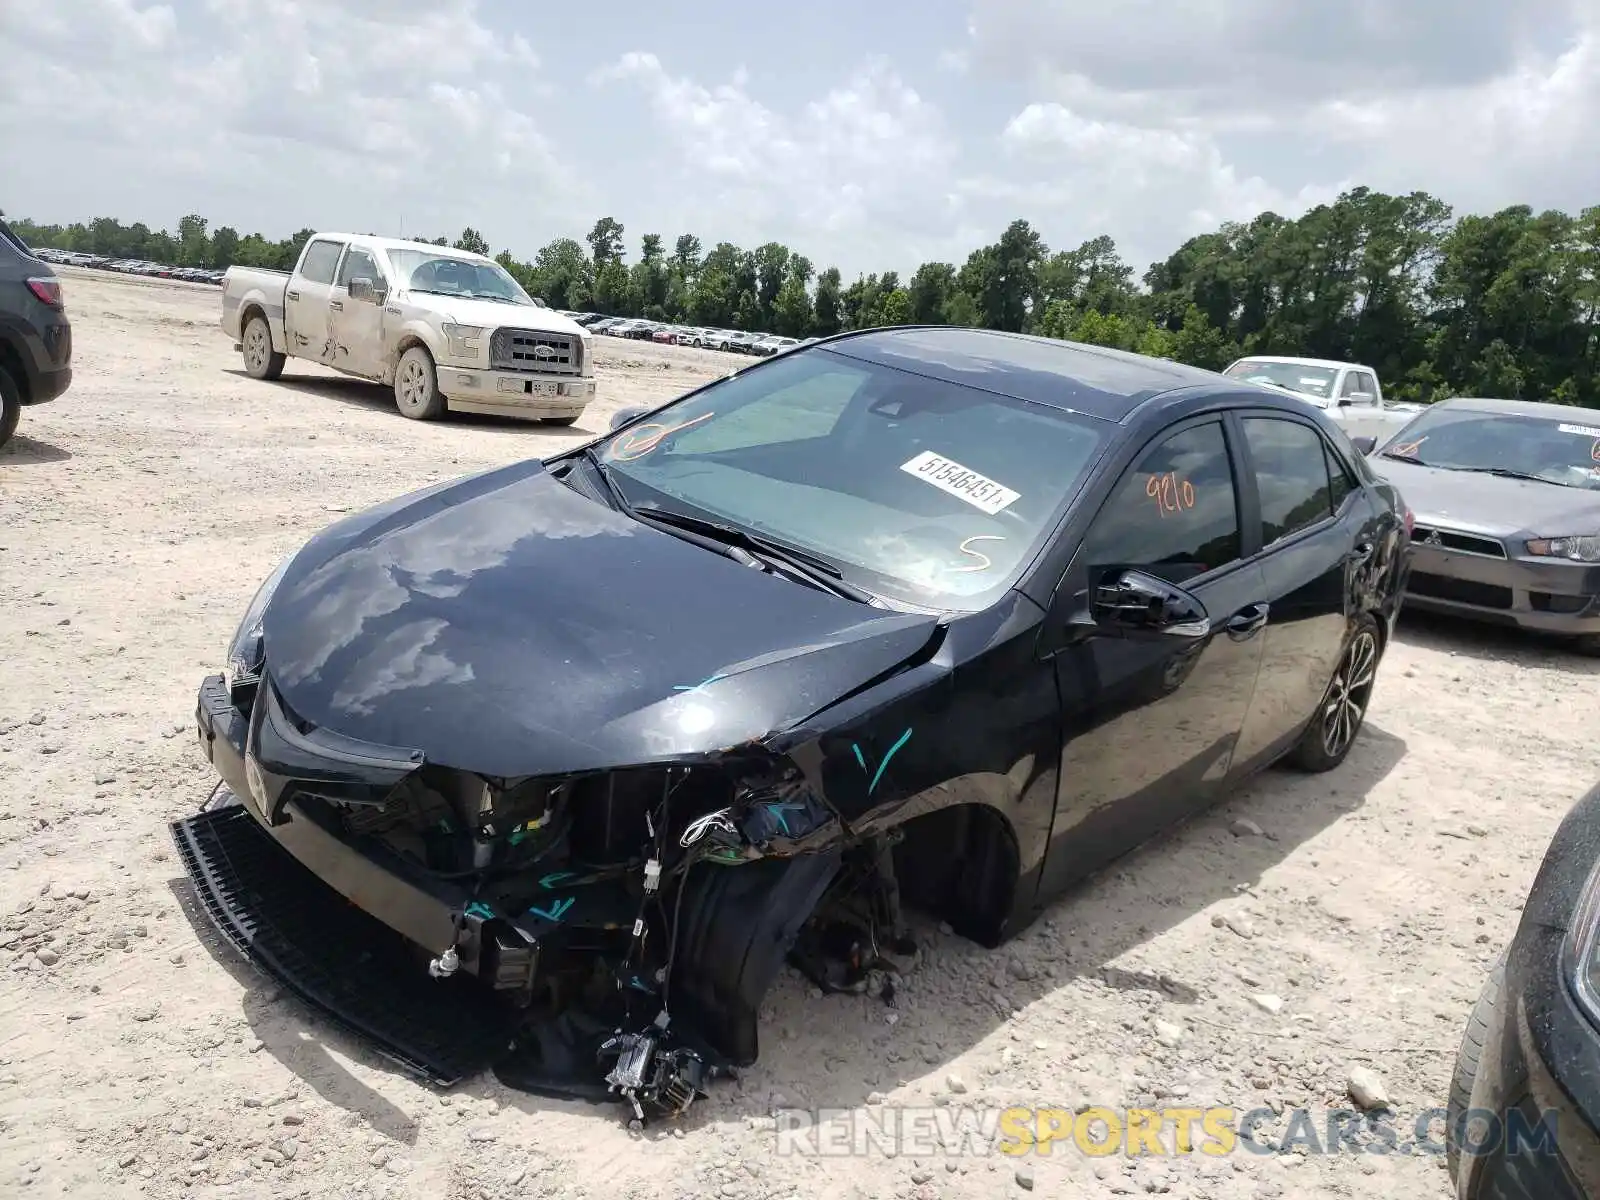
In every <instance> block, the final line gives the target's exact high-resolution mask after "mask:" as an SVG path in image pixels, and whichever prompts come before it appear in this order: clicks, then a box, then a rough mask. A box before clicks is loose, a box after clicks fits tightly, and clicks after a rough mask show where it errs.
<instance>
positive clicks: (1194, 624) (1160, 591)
mask: <svg viewBox="0 0 1600 1200" xmlns="http://www.w3.org/2000/svg"><path fill="white" fill-rule="evenodd" d="M1089 615H1090V617H1091V618H1092V619H1093V621H1094V623H1095V625H1096V627H1098V628H1099V629H1102V630H1105V631H1106V632H1115V633H1119V634H1121V635H1123V636H1125V637H1127V636H1134V637H1139V636H1154V637H1176V638H1191V639H1195V638H1203V637H1205V636H1206V635H1207V634H1209V633H1210V632H1211V617H1210V615H1209V614H1208V613H1207V612H1206V609H1205V605H1203V604H1201V603H1200V601H1199V599H1198V598H1196V597H1195V596H1193V595H1191V594H1190V593H1188V592H1186V591H1184V590H1183V589H1182V588H1181V587H1177V586H1175V585H1174V584H1170V583H1168V582H1166V580H1164V579H1157V578H1156V577H1155V576H1154V575H1147V574H1145V573H1144V572H1143V571H1123V572H1122V573H1121V574H1120V575H1118V576H1116V578H1115V579H1113V580H1111V581H1109V582H1107V583H1102V584H1101V585H1100V586H1099V587H1097V588H1095V590H1094V598H1093V599H1092V600H1091V601H1090V603H1089Z"/></svg>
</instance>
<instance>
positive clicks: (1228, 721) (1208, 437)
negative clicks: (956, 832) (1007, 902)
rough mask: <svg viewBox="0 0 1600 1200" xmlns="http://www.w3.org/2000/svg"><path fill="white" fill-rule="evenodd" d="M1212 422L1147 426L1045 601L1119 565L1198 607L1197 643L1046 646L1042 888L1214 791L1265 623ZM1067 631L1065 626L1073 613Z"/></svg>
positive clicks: (1076, 604)
mask: <svg viewBox="0 0 1600 1200" xmlns="http://www.w3.org/2000/svg"><path fill="white" fill-rule="evenodd" d="M1235 458H1236V455H1234V454H1230V448H1229V443H1228V438H1227V434H1226V433H1225V430H1224V426H1223V422H1222V420H1221V418H1220V417H1211V418H1209V419H1204V420H1201V421H1200V422H1198V423H1191V424H1188V425H1186V426H1182V427H1179V428H1178V429H1177V430H1176V431H1167V432H1165V433H1163V434H1161V435H1158V436H1157V437H1156V438H1155V439H1154V440H1153V441H1152V442H1151V444H1150V446H1149V447H1147V449H1146V450H1145V451H1144V452H1143V453H1142V454H1141V455H1140V457H1139V458H1138V459H1137V460H1136V461H1135V463H1134V465H1133V467H1132V468H1131V469H1130V470H1129V471H1128V472H1127V473H1126V474H1125V475H1124V476H1123V478H1122V479H1121V481H1120V482H1119V483H1118V484H1117V485H1116V487H1115V488H1114V489H1113V491H1112V493H1111V497H1110V499H1109V500H1108V501H1107V502H1106V504H1105V506H1104V507H1103V508H1102V509H1101V510H1100V512H1099V513H1098V514H1097V515H1096V517H1095V519H1094V522H1093V523H1092V524H1091V526H1090V528H1089V531H1088V533H1087V535H1086V536H1085V538H1084V540H1083V543H1082V545H1081V547H1080V548H1079V551H1078V553H1077V555H1076V556H1075V557H1074V559H1073V562H1072V565H1071V567H1069V568H1068V571H1067V574H1066V578H1065V579H1064V581H1063V583H1062V586H1061V589H1060V590H1059V591H1058V593H1057V596H1056V604H1057V605H1060V606H1062V607H1063V608H1064V609H1065V610H1066V611H1064V612H1061V611H1058V612H1057V613H1055V614H1053V616H1054V618H1055V619H1057V620H1061V619H1063V618H1066V619H1069V620H1070V619H1071V618H1072V615H1073V614H1075V613H1081V612H1082V611H1084V609H1085V606H1086V604H1087V600H1088V598H1089V597H1090V596H1092V595H1093V594H1094V588H1095V587H1096V586H1097V585H1098V584H1099V583H1100V582H1101V581H1104V580H1107V579H1108V578H1110V577H1114V576H1115V575H1116V574H1118V573H1119V572H1120V571H1122V570H1125V569H1127V568H1130V567H1133V568H1138V569H1140V570H1142V571H1145V572H1147V573H1149V574H1152V575H1157V576H1159V577H1161V578H1162V579H1165V580H1167V581H1169V582H1171V583H1175V584H1177V585H1179V586H1180V587H1183V588H1185V589H1186V590H1188V591H1189V592H1191V593H1192V594H1193V595H1194V596H1196V597H1197V598H1198V599H1199V600H1200V602H1201V603H1202V604H1203V605H1204V606H1205V609H1206V612H1207V614H1208V616H1209V618H1210V631H1209V633H1207V634H1206V635H1205V636H1202V637H1198V638H1186V637H1177V636H1172V637H1159V638H1155V639H1149V640H1147V639H1140V638H1132V637H1120V636H1117V635H1116V634H1115V633H1112V632H1104V631H1098V630H1090V631H1088V632H1086V633H1085V634H1083V635H1082V636H1079V637H1076V638H1074V639H1071V640H1070V641H1069V644H1067V645H1066V646H1065V647H1064V648H1063V649H1062V650H1060V651H1059V652H1058V653H1057V654H1056V656H1055V665H1056V679H1057V686H1058V688H1059V690H1060V695H1061V710H1062V718H1063V729H1062V753H1061V771H1060V776H1059V785H1058V787H1059V792H1058V799H1057V802H1056V813H1055V819H1054V821H1053V823H1052V826H1051V837H1050V849H1049V852H1048V854H1047V857H1046V860H1045V870H1044V881H1043V882H1044V886H1045V887H1046V888H1048V889H1050V890H1052V891H1056V890H1059V889H1060V888H1062V887H1065V886H1067V885H1068V884H1070V883H1073V882H1075V881H1076V880H1078V879H1080V878H1082V877H1083V876H1084V875H1086V874H1088V873H1090V872H1091V871H1093V870H1095V869H1096V868H1098V867H1099V866H1101V865H1103V864H1104V863H1105V862H1106V861H1108V860H1109V859H1111V858H1114V857H1116V856H1117V855H1119V854H1122V853H1124V852H1125V851H1127V850H1130V849H1132V848H1133V847H1134V846H1136V845H1138V844H1139V843H1140V842H1142V841H1144V840H1146V839H1147V838H1149V837H1150V836H1151V835H1153V834H1155V833H1156V832H1158V831H1159V830H1161V829H1162V828H1164V827H1166V826H1168V825H1170V824H1172V823H1174V822H1176V821H1180V820H1182V819H1184V818H1186V817H1188V816H1191V815H1193V814H1194V813H1195V812H1196V811H1198V810H1200V809H1202V808H1205V807H1207V806H1208V805H1210V804H1211V803H1213V802H1215V801H1216V799H1217V798H1218V797H1219V795H1220V793H1221V790H1222V787H1223V785H1224V783H1225V781H1226V780H1227V779H1228V777H1229V774H1230V770H1231V768H1232V765H1233V757H1234V747H1235V742H1236V741H1237V739H1238V736H1239V731H1240V729H1241V728H1242V727H1243V725H1244V720H1245V715H1246V713H1247V712H1248V711H1249V707H1250V700H1251V695H1252V693H1253V691H1254V689H1255V683H1256V670H1257V667H1258V665H1259V663H1260V659H1261V633H1262V631H1263V629H1265V628H1266V627H1267V625H1268V624H1269V623H1270V619H1271V613H1270V610H1269V609H1268V608H1267V606H1266V605H1265V604H1264V600H1265V583H1264V581H1263V579H1262V576H1261V570H1260V567H1259V565H1258V564H1257V563H1256V562H1255V561H1254V560H1252V561H1249V562H1246V561H1243V558H1242V543H1241V538H1240V519H1239V513H1240V509H1241V507H1242V506H1241V504H1240V494H1239V489H1238V487H1237V486H1236V484H1237V480H1238V478H1239V477H1240V476H1239V473H1238V472H1237V470H1236V468H1235ZM1078 624H1079V627H1080V628H1082V624H1081V621H1080V622H1078Z"/></svg>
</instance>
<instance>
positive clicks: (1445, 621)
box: [1398, 609, 1600, 675]
mask: <svg viewBox="0 0 1600 1200" xmlns="http://www.w3.org/2000/svg"><path fill="white" fill-rule="evenodd" d="M1398 636H1399V638H1400V640H1401V641H1404V642H1408V643H1410V644H1411V645H1413V646H1422V647H1424V648H1426V649H1429V650H1438V651H1443V652H1444V653H1446V654H1461V655H1470V656H1471V657H1473V658H1480V659H1491V660H1493V661H1496V662H1504V663H1511V664H1513V665H1514V666H1518V667H1525V668H1528V669H1531V670H1537V671H1560V672H1562V673H1563V674H1567V675H1600V657H1596V656H1593V655H1587V654H1580V653H1579V652H1578V651H1577V650H1576V649H1575V648H1574V647H1573V646H1572V644H1571V642H1570V641H1567V640H1565V639H1562V638H1557V637H1551V636H1549V635H1546V634H1539V633H1533V632H1530V631H1528V630H1525V629H1509V628H1506V627H1504V626H1500V625H1489V624H1486V623H1484V622H1482V621H1471V620H1468V619H1466V618H1464V617H1452V616H1446V615H1444V614H1442V613H1426V612H1419V611H1417V610H1415V609H1406V610H1403V611H1402V613H1401V617H1400V626H1399V630H1398Z"/></svg>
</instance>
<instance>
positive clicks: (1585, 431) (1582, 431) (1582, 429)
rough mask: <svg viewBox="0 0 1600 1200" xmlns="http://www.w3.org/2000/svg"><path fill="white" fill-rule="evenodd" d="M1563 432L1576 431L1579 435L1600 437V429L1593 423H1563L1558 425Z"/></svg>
mask: <svg viewBox="0 0 1600 1200" xmlns="http://www.w3.org/2000/svg"><path fill="white" fill-rule="evenodd" d="M1557 428H1559V429H1560V430H1561V432H1562V433H1575V434H1577V435H1578V436H1579V437H1592V438H1600V429H1596V428H1595V427H1594V426H1593V425H1561V426H1558V427H1557Z"/></svg>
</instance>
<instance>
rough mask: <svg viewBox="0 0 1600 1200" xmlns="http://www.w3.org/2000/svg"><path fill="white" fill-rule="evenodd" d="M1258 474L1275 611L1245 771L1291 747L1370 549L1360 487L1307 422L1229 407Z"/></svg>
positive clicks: (1261, 560)
mask: <svg viewBox="0 0 1600 1200" xmlns="http://www.w3.org/2000/svg"><path fill="white" fill-rule="evenodd" d="M1234 419H1235V420H1236V422H1237V427H1238V429H1239V433H1240V439H1239V440H1240V444H1241V449H1242V450H1243V452H1244V456H1245V460H1246V462H1247V463H1248V467H1247V469H1248V470H1249V471H1250V474H1251V476H1252V478H1254V479H1255V481H1256V492H1257V496H1258V498H1259V509H1260V519H1259V529H1251V530H1247V531H1246V532H1247V538H1246V540H1247V543H1249V542H1254V543H1255V544H1257V545H1259V546H1260V552H1259V554H1258V555H1257V556H1256V559H1257V562H1258V564H1259V567H1260V570H1261V572H1262V575H1263V578H1264V580H1265V582H1266V592H1267V595H1268V597H1269V598H1270V599H1269V602H1270V603H1271V605H1272V619H1271V620H1270V621H1269V622H1268V624H1267V627H1266V629H1265V630H1264V631H1263V636H1262V639H1261V642H1262V646H1261V654H1262V657H1261V674H1260V676H1259V678H1258V680H1257V682H1256V689H1255V698H1254V700H1253V701H1252V702H1251V706H1250V713H1249V716H1248V717H1247V719H1246V720H1245V723H1244V728H1243V730H1242V731H1241V733H1240V736H1239V748H1238V765H1239V768H1240V769H1241V771H1250V770H1253V769H1255V768H1256V767H1259V766H1261V765H1264V764H1265V763H1266V762H1268V761H1270V760H1271V759H1273V758H1275V757H1277V756H1278V755H1279V754H1281V753H1282V752H1283V751H1284V750H1287V749H1288V748H1289V746H1291V745H1292V744H1293V743H1294V741H1295V740H1296V738H1297V737H1298V736H1299V733H1300V731H1301V730H1302V729H1303V728H1304V727H1305V725H1306V723H1307V722H1308V721H1309V720H1310V719H1311V717H1312V716H1313V715H1314V714H1315V713H1316V711H1317V708H1318V706H1319V705H1320V703H1321V701H1322V697H1323V694H1324V693H1325V692H1326V691H1327V688H1328V682H1329V680H1331V679H1332V678H1333V672H1334V668H1335V666H1336V665H1337V663H1338V660H1339V654H1340V652H1341V651H1342V650H1343V649H1344V642H1345V638H1346V637H1347V636H1348V635H1349V632H1350V628H1351V622H1352V620H1353V619H1354V608H1355V596H1356V586H1355V584H1356V573H1357V572H1358V571H1359V570H1360V569H1362V567H1363V566H1364V565H1365V564H1366V563H1367V562H1368V561H1369V560H1370V559H1371V557H1372V555H1373V553H1374V550H1375V541H1376V538H1377V530H1376V527H1375V521H1376V513H1375V512H1374V511H1373V509H1372V507H1371V505H1370V502H1369V501H1368V498H1367V494H1366V492H1365V491H1364V490H1363V489H1362V488H1361V487H1360V486H1359V485H1358V484H1357V483H1356V481H1355V480H1354V479H1353V478H1352V477H1351V475H1350V473H1349V471H1348V470H1347V468H1346V467H1345V466H1344V464H1343V462H1342V460H1341V458H1340V456H1339V455H1338V454H1336V453H1335V452H1334V451H1333V449H1332V447H1331V446H1330V445H1329V444H1328V442H1327V441H1326V440H1325V438H1324V436H1323V433H1322V431H1321V430H1320V429H1318V428H1317V427H1316V425H1315V424H1313V423H1312V422H1311V421H1310V420H1303V419H1301V418H1299V417H1298V416H1295V415H1292V414H1290V413H1285V412H1279V411H1277V410H1242V411H1240V412H1238V413H1236V414H1235V415H1234Z"/></svg>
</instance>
